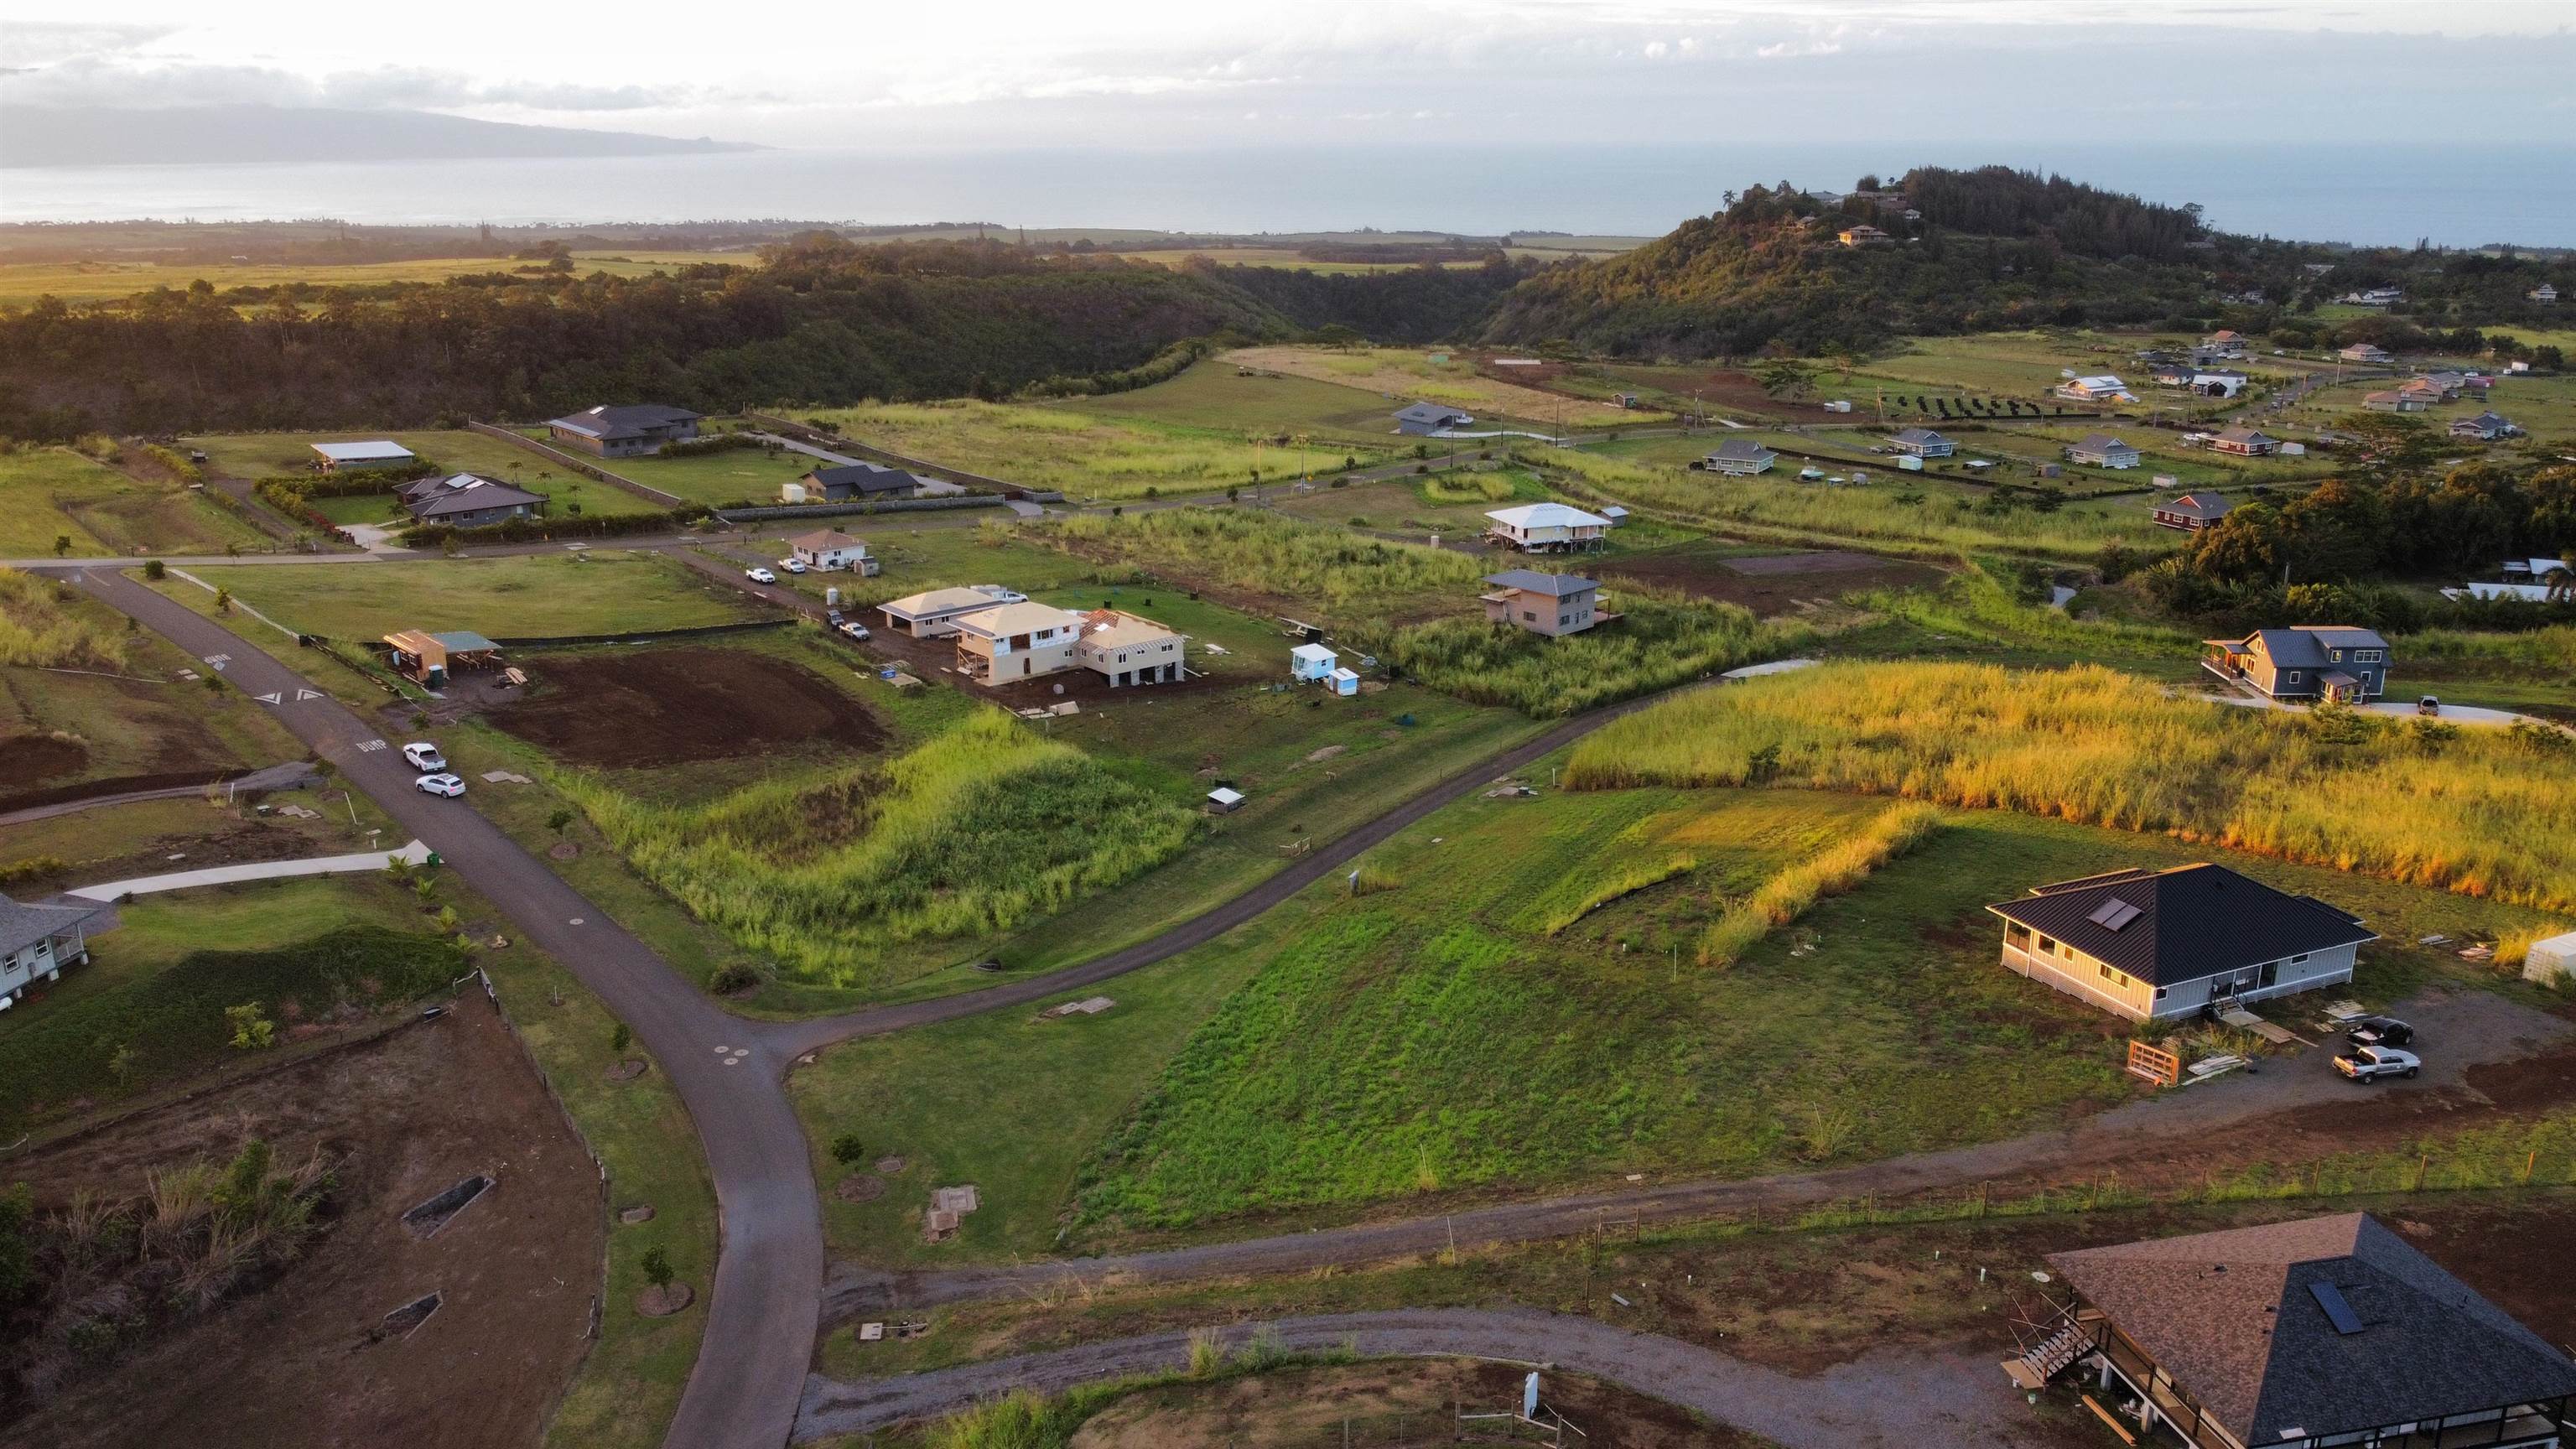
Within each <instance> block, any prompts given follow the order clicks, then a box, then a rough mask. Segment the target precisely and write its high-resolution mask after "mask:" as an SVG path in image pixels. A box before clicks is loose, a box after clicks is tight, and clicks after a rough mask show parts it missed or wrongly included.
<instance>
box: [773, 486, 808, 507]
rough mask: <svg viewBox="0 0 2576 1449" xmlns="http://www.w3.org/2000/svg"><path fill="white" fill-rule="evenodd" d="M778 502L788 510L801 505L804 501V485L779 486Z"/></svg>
mask: <svg viewBox="0 0 2576 1449" xmlns="http://www.w3.org/2000/svg"><path fill="white" fill-rule="evenodd" d="M778 501H779V502H780V503H782V504H785V505H786V506H788V507H790V508H794V507H796V506H797V505H799V504H801V503H803V502H804V501H805V485H804V484H802V483H781V484H779V485H778Z"/></svg>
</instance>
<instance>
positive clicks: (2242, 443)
mask: <svg viewBox="0 0 2576 1449" xmlns="http://www.w3.org/2000/svg"><path fill="white" fill-rule="evenodd" d="M2209 450H2210V451H2211V452H2213V453H2233V454H2235V455H2236V456H2237V457H2240V458H2268V457H2271V456H2272V455H2273V454H2274V453H2277V452H2279V451H2281V440H2280V439H2278V438H2276V437H2273V436H2272V435H2271V434H2270V433H2267V432H2264V431H2263V430H2261V429H2260V428H2248V427H2234V428H2226V429H2223V430H2221V431H2220V432H2219V434H2218V436H2217V437H2214V438H2212V439H2210V440H2209Z"/></svg>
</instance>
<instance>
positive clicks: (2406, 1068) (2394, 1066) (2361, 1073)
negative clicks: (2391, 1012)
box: [2334, 1046, 2424, 1082]
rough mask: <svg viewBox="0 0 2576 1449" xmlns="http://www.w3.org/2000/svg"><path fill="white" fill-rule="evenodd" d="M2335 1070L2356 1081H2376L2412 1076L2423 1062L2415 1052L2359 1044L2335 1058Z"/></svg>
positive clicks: (2420, 1067)
mask: <svg viewBox="0 0 2576 1449" xmlns="http://www.w3.org/2000/svg"><path fill="white" fill-rule="evenodd" d="M2334 1065H2335V1070H2336V1071H2338V1072H2341V1073H2343V1074H2344V1075H2345V1076H2347V1077H2350V1078H2352V1079H2353V1080H2354V1081H2356V1082H2375V1081H2378V1080H2379V1079H2380V1078H2382V1077H2411V1076H2413V1075H2415V1073H2416V1072H2417V1071H2419V1070H2421V1069H2422V1067H2423V1065H2424V1064H2423V1063H2422V1062H2420V1061H2417V1060H2416V1059H2415V1054H2414V1053H2413V1052H2401V1051H2399V1050H2397V1049H2396V1048H2395V1047H2384V1046H2357V1047H2354V1048H2353V1049H2352V1050H2350V1051H2348V1052H2345V1053H2343V1054H2342V1055H2340V1056H2338V1057H2336V1058H2335V1059H2334Z"/></svg>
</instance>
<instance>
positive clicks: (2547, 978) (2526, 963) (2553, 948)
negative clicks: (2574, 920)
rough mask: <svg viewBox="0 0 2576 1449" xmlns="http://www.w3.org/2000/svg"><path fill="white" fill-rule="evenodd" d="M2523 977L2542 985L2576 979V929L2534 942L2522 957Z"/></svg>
mask: <svg viewBox="0 0 2576 1449" xmlns="http://www.w3.org/2000/svg"><path fill="white" fill-rule="evenodd" d="M2522 979H2523V980H2525V981H2537V982H2540V983H2541V984H2542V985H2547V984H2548V983H2549V982H2551V981H2552V980H2568V979H2576V931H2569V932H2568V933H2567V934H2565V935H2563V936H2552V937H2550V938H2549V939H2548V940H2546V941H2534V942H2532V943H2531V949H2530V950H2529V951H2528V952H2526V953H2524V955H2523V958H2522Z"/></svg>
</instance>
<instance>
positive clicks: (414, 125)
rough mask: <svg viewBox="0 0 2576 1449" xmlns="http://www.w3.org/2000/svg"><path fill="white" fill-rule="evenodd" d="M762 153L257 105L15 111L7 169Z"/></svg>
mask: <svg viewBox="0 0 2576 1449" xmlns="http://www.w3.org/2000/svg"><path fill="white" fill-rule="evenodd" d="M760 149H762V148H761V147H758V146H754V145H750V144H748V143H745V142H739V141H714V140H709V139H707V138H706V137H703V136H701V137H698V138H697V139H695V140H683V139H680V138H678V137H674V136H648V135H644V134H642V133H640V132H635V131H584V130H576V129H574V128H571V127H568V126H520V125H511V124H507V123H504V122H499V121H476V120H469V119H467V118H466V117H463V116H445V115H440V114H437V113H436V112H432V111H400V110H383V111H359V110H339V109H329V108H323V107H287V106H256V105H223V106H170V107H164V108H151V109H147V108H140V107H133V108H128V107H110V106H18V107H12V108H11V110H10V115H9V126H8V128H7V130H6V132H5V133H0V168H10V167H36V166H142V165H204V164H221V163H226V162H262V161H271V162H273V161H463V160H497V159H503V158H509V157H569V156H677V155H689V154H697V153H707V152H720V151H757V150H760Z"/></svg>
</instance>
